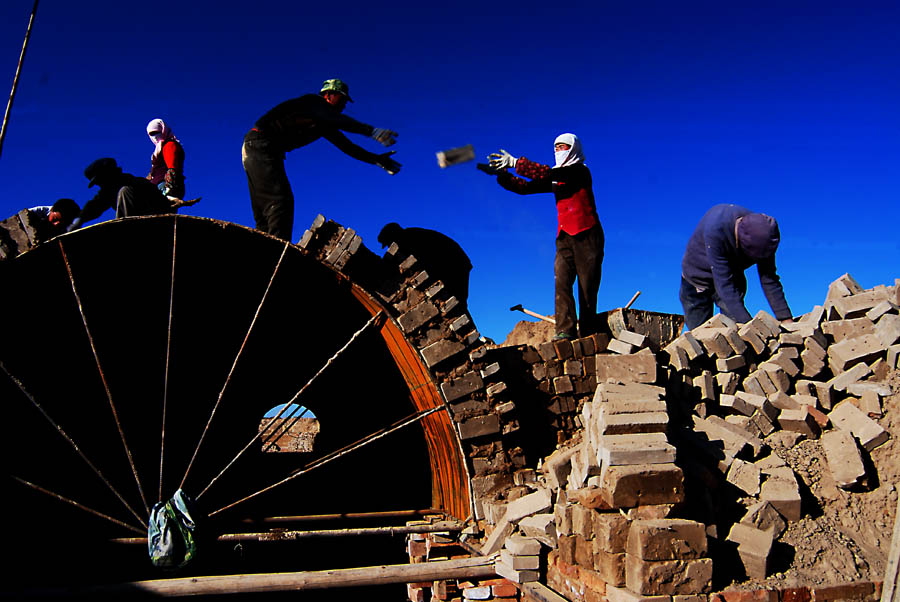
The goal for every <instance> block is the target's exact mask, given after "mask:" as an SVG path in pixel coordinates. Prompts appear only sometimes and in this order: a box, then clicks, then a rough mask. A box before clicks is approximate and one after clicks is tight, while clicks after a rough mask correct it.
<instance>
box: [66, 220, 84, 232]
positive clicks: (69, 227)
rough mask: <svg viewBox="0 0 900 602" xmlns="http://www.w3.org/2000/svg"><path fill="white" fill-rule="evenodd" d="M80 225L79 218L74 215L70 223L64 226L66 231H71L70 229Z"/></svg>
mask: <svg viewBox="0 0 900 602" xmlns="http://www.w3.org/2000/svg"><path fill="white" fill-rule="evenodd" d="M80 227H81V218H80V217H76V218H75V219H73V220H72V223H71V224H69V225H68V226H66V232H71V231H72V230H77V229H78V228H80Z"/></svg>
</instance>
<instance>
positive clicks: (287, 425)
mask: <svg viewBox="0 0 900 602" xmlns="http://www.w3.org/2000/svg"><path fill="white" fill-rule="evenodd" d="M383 317H384V312H383V311H379V312H378V313H376V314H374V315H373V316H372V317H371V318H369V320H368V321H367V322H366V323H365V324H363V326H362V328H360V329H359V330H357V331H356V332H355V333H353V336H352V337H350V340H349V341H347V342H346V343H345V344H344V346H343V347H341V348H340V349H338V350H337V352H336V353H335V354H334V355H332V356H331V358H330V359H329V360H328V361H327V362H325V365H324V366H322V367H321V368H320V369H319V371H318V372H317V373H316V374H315V375H314V376H313V377H312V378H311V379H310V380H309V382H308V383H306V384H305V385H304V386H303V388H301V389H300V390H299V391H298V392H297V394H296V395H294V397H293V399H291V401H289V402H288V403H287V405H285V406H284V407H283V408H281V410H280V411H279V412H278V414H277V415H276V416H275V417H274V418H273V419H272V420H271V421H270V422H269V424H268V425H266V428H265V429H263V432H265V431H266V430H268V428H269V427H270V426H272V425H273V424H275V421H276V420H277V419H278V417H279V416H281V414H282V412H284V411H285V410H286V409H287V408H288V407H290V406H291V405H295V407H294V408H293V409H292V410H291V415H290V416H288V417H287V418H285V420H284V421H283V426H282V427H276V428H275V429H273V431H272V433H271V434H270V435H268V436H267V437H266V439H265V441H264V442H263V443H268V446H267V447H265V448H263V451H264V452H266V451H269V449H271V447H272V446H273V445H275V442H276V441H278V438H279V437H281V435H278V436H275V433H277V432H278V431H281V432H282V434H285V433H289V432H290V430H291V429H292V428H294V425H295V424H297V422H298V421H299V420H300V418H302V417H303V416H304V415H305V414H306V413H307V412H308V411H309V408H306V407H304V408H303V411H302V412H300V415H299V416H297V417H294V414H296V413H297V410H298V409H299V408H300V406H299V405H296V402H297V399H299V397H300V394H301V393H303V391H305V390H306V389H307V388H308V387H309V386H310V385H312V383H313V381H314V380H316V379H317V378H318V377H319V375H320V374H322V373H323V372H324V371H325V369H326V368H328V366H330V365H331V364H332V363H333V362H334V361H335V360H337V358H338V356H340V355H341V354H342V353H343V352H344V351H346V350H347V348H348V347H349V346H350V345H351V343H353V341H355V340H356V339H357V338H358V337H359V336H360V335H362V333H363V332H365V330H366V329H367V328H369V327H370V326H372V325H373V324H376V325H377V324H378V323H379V322H380V321H381V318H383ZM292 418H293V422H288V421H290V420H291V419H292ZM251 443H253V442H252V441H251Z"/></svg>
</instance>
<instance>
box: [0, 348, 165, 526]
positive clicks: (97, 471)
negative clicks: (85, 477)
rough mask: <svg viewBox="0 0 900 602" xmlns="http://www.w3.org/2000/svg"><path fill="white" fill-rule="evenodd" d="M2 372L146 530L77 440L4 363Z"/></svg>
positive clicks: (1, 363) (139, 518) (140, 519)
mask: <svg viewBox="0 0 900 602" xmlns="http://www.w3.org/2000/svg"><path fill="white" fill-rule="evenodd" d="M0 370H3V372H4V373H5V374H6V376H8V377H9V379H10V380H11V381H13V382H14V383H15V384H16V386H17V387H18V388H19V391H21V392H22V394H23V395H24V396H25V397H26V398H27V399H28V401H30V402H31V405H33V406H34V407H35V408H36V409H37V411H38V412H40V413H41V415H42V416H43V417H44V418H45V419H46V420H47V422H49V423H50V425H51V426H52V427H53V428H54V429H55V430H56V432H57V433H59V435H60V436H61V437H62V438H63V439H65V440H66V442H67V443H68V444H69V445H70V446H72V449H73V450H75V453H76V454H78V457H79V458H81V459H82V460H83V461H84V463H85V464H87V465H88V466H89V467H90V469H91V470H92V471H94V474H96V475H97V476H98V477H99V478H100V480H101V481H103V484H104V485H106V486H107V487H108V488H109V490H110V491H112V493H113V495H115V496H116V498H118V500H119V501H120V502H122V504H123V505H124V506H125V508H127V509H128V511H129V512H131V513H132V514H133V515H134V517H135V518H136V519H138V522H139V523H141V524H142V525H144V528H145V529H146V528H147V523H146V522H144V519H143V518H141V516H140V515H139V514H138V513H137V512H136V511H135V510H134V509H133V508H132V507H131V505H130V504H129V503H128V502H127V501H125V498H124V497H122V494H121V493H119V491H118V490H117V489H116V488H115V487H113V485H112V483H110V482H109V480H108V479H107V478H106V476H104V474H103V473H102V472H100V469H99V468H97V467H96V466H94V463H93V462H91V461H90V459H88V457H87V456H86V455H85V454H84V452H83V451H81V448H80V447H78V444H77V443H75V440H74V439H72V437H70V436H69V434H68V433H66V431H65V430H64V429H63V428H62V427H61V426H59V425H58V424H57V423H56V422H55V421H54V420H53V418H51V417H50V414H48V413H47V411H46V410H45V409H44V408H43V407H42V406H41V404H39V403H38V402H37V400H36V399H35V398H34V397H32V395H31V393H29V392H28V391H27V390H26V389H25V386H24V385H23V384H22V381H20V380H19V379H18V378H16V377H15V376H13V375H12V374H11V373H10V371H9V370H7V369H6V364H4V363H3V362H2V361H0Z"/></svg>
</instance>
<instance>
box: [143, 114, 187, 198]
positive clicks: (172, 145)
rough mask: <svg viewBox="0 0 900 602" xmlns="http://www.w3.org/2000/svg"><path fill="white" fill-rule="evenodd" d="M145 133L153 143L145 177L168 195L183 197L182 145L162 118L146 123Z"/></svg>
mask: <svg viewBox="0 0 900 602" xmlns="http://www.w3.org/2000/svg"><path fill="white" fill-rule="evenodd" d="M147 135H148V136H149V137H150V141H151V142H152V143H153V144H154V146H155V148H154V149H153V154H152V155H150V173H149V174H148V175H147V179H148V180H150V181H151V182H153V183H154V184H156V185H157V187H158V188H159V190H160V192H162V193H163V194H164V195H166V196H169V197H175V198H179V199H183V198H184V147H183V146H181V141H180V140H178V138H176V137H175V134H173V133H172V130H171V128H169V126H167V125H166V123H165V122H164V121H163V120H162V119H154V120H153V121H151V122H150V123H148V124H147Z"/></svg>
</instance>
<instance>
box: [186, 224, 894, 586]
mask: <svg viewBox="0 0 900 602" xmlns="http://www.w3.org/2000/svg"><path fill="white" fill-rule="evenodd" d="M178 219H186V218H183V217H182V218H178ZM297 247H298V248H299V249H300V250H301V252H302V253H303V254H304V255H305V256H308V257H313V258H315V259H316V260H317V261H318V262H319V263H321V264H322V265H324V266H327V267H328V268H329V269H331V270H334V271H335V272H336V273H337V274H339V276H340V277H341V278H345V279H346V281H347V285H348V286H349V287H351V288H352V291H353V294H354V295H355V296H356V297H357V298H358V299H359V301H360V303H361V304H362V305H363V306H364V307H366V308H367V311H369V312H370V313H371V314H372V315H373V316H376V317H377V315H378V314H379V313H384V314H386V318H387V324H386V325H385V330H383V331H382V336H384V337H385V338H386V339H389V338H392V340H394V341H395V345H394V346H393V347H392V353H393V354H394V356H395V361H396V362H397V365H398V366H400V367H401V370H402V371H403V375H404V379H405V380H406V383H407V385H408V387H409V396H410V401H411V402H412V404H413V405H414V406H415V408H416V410H417V411H418V412H419V413H420V414H421V416H425V419H424V420H422V426H423V431H424V433H425V438H426V440H427V442H428V453H429V456H430V463H431V471H432V489H433V491H432V505H433V507H434V508H435V509H436V510H437V511H440V512H436V513H435V514H434V515H433V516H426V517H425V518H424V519H423V520H421V521H411V522H410V523H408V526H415V525H423V524H424V525H427V524H429V523H434V522H437V521H439V520H445V519H447V518H454V517H455V519H457V521H458V523H457V524H458V529H453V530H449V531H442V532H437V533H429V532H425V533H410V534H408V535H407V540H406V546H407V552H408V554H409V558H410V562H411V563H413V564H423V563H429V562H434V563H439V562H440V561H448V560H455V559H460V558H461V557H473V558H477V557H483V558H485V561H486V562H489V563H491V565H492V567H493V571H492V572H493V573H496V575H494V574H490V575H489V576H487V577H485V576H484V571H481V572H478V571H474V572H473V573H472V574H473V575H474V574H476V573H478V574H480V575H482V576H481V577H475V576H472V577H455V578H446V579H437V580H429V581H425V582H413V583H408V584H407V593H408V596H409V599H410V600H411V601H412V602H420V601H424V600H426V599H431V600H446V601H451V600H462V599H465V600H512V599H528V600H544V601H558V600H564V599H565V600H578V601H586V602H594V601H602V600H608V601H610V602H636V601H638V600H652V601H654V602H664V601H666V600H671V601H672V602H702V601H706V600H712V599H713V598H715V599H716V600H719V599H724V600H732V599H737V598H738V597H741V596H743V594H741V596H738V594H734V593H729V592H722V593H714V592H713V588H714V583H716V582H717V581H716V579H715V576H716V571H717V570H720V569H719V567H720V566H726V567H728V568H727V570H729V571H731V570H733V565H731V564H728V563H727V562H726V561H727V558H728V556H729V555H730V556H731V557H733V559H735V560H736V562H738V566H740V570H742V571H743V572H744V573H745V574H746V575H747V576H749V577H765V576H766V574H767V571H769V570H770V564H769V558H770V555H771V550H772V546H773V544H774V542H776V541H777V540H778V538H779V536H780V535H781V533H782V532H783V530H784V529H785V526H786V524H789V523H790V522H791V521H797V520H798V519H800V518H801V516H802V514H803V507H802V504H801V495H800V488H799V484H798V481H797V478H796V476H795V474H794V472H793V471H792V469H791V468H790V467H789V466H787V465H786V464H785V462H784V461H783V460H781V459H780V458H779V457H778V455H777V454H775V453H773V452H772V450H771V449H770V448H769V446H768V445H767V444H766V441H765V437H766V436H768V435H770V434H772V433H773V432H775V431H777V430H781V431H789V432H791V433H795V434H796V435H795V437H797V438H801V437H805V438H809V439H818V440H819V441H820V442H821V445H822V447H823V448H824V450H825V453H826V456H827V460H828V465H829V468H830V470H831V471H832V473H833V476H834V478H835V481H836V482H837V483H838V484H839V485H840V486H842V487H847V488H853V487H856V486H858V485H859V484H861V483H863V482H864V481H865V480H866V479H867V476H870V475H867V470H871V469H867V467H866V463H865V461H864V460H865V453H866V452H867V451H871V450H872V449H874V448H876V447H877V446H879V445H881V444H882V443H884V442H885V441H886V440H887V437H888V433H887V431H885V430H884V429H883V428H882V427H881V426H879V424H878V422H877V418H879V417H880V416H881V400H882V399H883V398H884V397H886V396H888V395H890V394H891V393H892V392H891V390H890V388H889V387H888V386H886V385H885V384H883V382H882V381H883V380H884V378H885V376H886V375H887V374H888V373H889V372H891V371H893V370H895V369H896V368H897V367H898V357H900V344H898V341H900V315H898V307H900V280H898V281H897V282H895V284H894V285H892V286H879V287H876V288H873V289H870V290H863V289H862V288H861V287H860V286H859V285H858V284H857V283H856V282H855V281H854V280H853V279H852V278H851V277H850V276H849V275H844V276H842V277H841V278H839V279H838V280H836V281H835V282H834V283H832V285H831V286H830V288H829V291H828V295H827V297H826V299H825V301H824V304H823V305H822V306H818V307H816V308H814V309H813V310H812V311H811V312H809V313H807V314H805V315H804V316H802V317H801V318H800V319H798V321H796V322H794V323H792V324H781V323H779V322H778V321H776V320H775V319H774V318H772V317H771V316H769V315H768V314H767V313H765V312H759V313H758V314H757V315H756V316H755V317H754V318H753V319H752V320H751V321H750V322H748V323H746V324H743V325H738V324H735V323H733V322H731V321H730V320H729V319H727V318H726V317H724V316H722V315H717V316H715V317H713V318H712V319H711V320H710V321H709V322H707V323H706V324H704V325H702V326H701V327H699V328H697V329H695V330H693V331H691V332H687V333H684V334H680V336H679V332H680V330H681V324H680V322H678V321H677V320H675V318H676V317H674V316H669V321H668V322H667V321H666V317H665V315H663V314H657V315H655V316H653V315H651V313H652V312H635V313H634V314H633V316H634V317H633V319H631V320H630V321H629V319H628V315H627V314H623V313H622V312H621V311H620V312H618V313H617V312H611V313H610V314H608V315H607V316H606V317H607V318H608V320H607V323H608V325H609V329H608V331H607V332H605V333H601V334H597V335H593V336H591V337H586V338H581V339H575V340H564V341H557V342H553V343H543V344H539V345H537V346H536V347H534V346H529V345H520V346H514V347H496V346H494V345H492V344H489V342H487V341H485V340H484V339H483V338H482V337H481V336H480V335H479V333H478V331H477V330H476V328H475V325H474V323H473V321H472V318H471V316H470V315H469V314H468V313H467V312H466V311H465V310H464V309H463V304H462V303H460V302H459V300H458V299H456V298H455V297H453V296H451V295H449V294H448V293H447V291H446V290H445V288H444V285H443V283H441V282H440V281H438V280H435V279H434V278H433V277H431V276H430V275H429V274H428V272H427V267H426V266H422V265H420V264H419V262H418V261H417V260H416V258H415V257H414V256H413V255H411V254H409V253H408V252H406V251H405V250H404V249H403V248H400V247H398V246H397V245H396V244H393V245H391V247H390V248H389V249H388V250H387V252H386V253H385V255H384V257H378V256H377V255H375V254H374V253H372V252H371V251H369V250H368V249H367V248H366V247H365V246H364V245H363V244H362V240H361V238H360V237H359V236H358V235H357V234H356V233H355V232H354V231H353V230H352V229H349V228H345V227H343V226H341V225H339V224H336V223H334V222H332V221H328V220H326V219H325V218H324V217H322V216H319V217H318V218H317V219H316V220H315V222H314V223H313V224H312V226H311V227H310V229H309V230H307V231H306V232H305V234H304V235H303V237H302V239H301V240H300V242H299V243H298V244H297ZM373 319H374V318H373ZM310 424H311V423H310ZM284 443H285V444H286V445H295V444H296V445H300V442H299V441H297V442H295V443H291V442H289V441H287V440H286V441H284ZM721 483H728V484H730V486H733V487H734V488H736V489H737V490H739V491H740V492H741V493H742V495H743V496H745V499H746V500H749V501H750V503H748V504H747V506H746V508H745V510H744V512H743V514H742V516H737V517H735V516H732V515H730V514H728V513H725V512H722V511H720V505H719V504H717V500H715V499H714V497H713V495H712V494H711V493H710V492H711V491H717V492H718V493H717V495H721V492H722V491H723V490H722V489H721V488H719V484H721ZM732 501H733V500H732ZM436 566H437V565H436ZM720 581H721V580H720ZM879 587H880V585H879V584H874V583H868V584H866V583H863V584H855V585H840V586H839V587H838V589H835V590H834V591H831V590H828V589H827V588H825V589H821V588H820V590H806V591H805V592H800V593H796V592H795V593H794V594H784V596H782V597H783V599H788V598H790V599H834V598H836V597H843V598H856V599H866V598H874V597H876V596H877V595H878V592H879V591H880V590H879ZM838 590H839V591H838ZM817 592H818V593H817ZM771 595H775V596H776V598H777V597H778V596H777V594H772V593H766V594H765V596H763V597H765V599H767V600H769V599H773V598H772V597H771ZM766 596H768V597H766ZM791 596H797V597H791ZM745 597H746V596H745ZM754 599H762V598H760V597H759V596H757V597H756V598H754Z"/></svg>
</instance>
